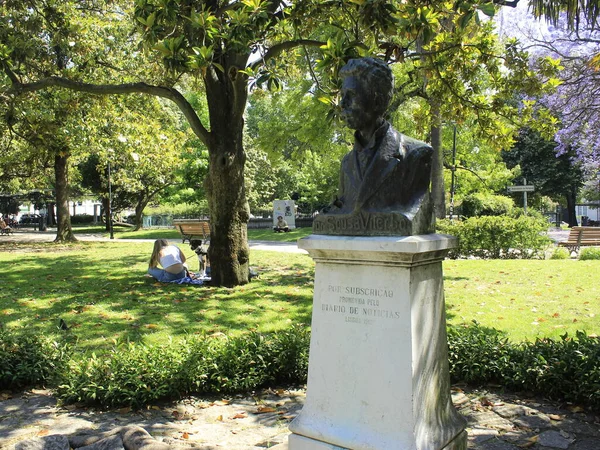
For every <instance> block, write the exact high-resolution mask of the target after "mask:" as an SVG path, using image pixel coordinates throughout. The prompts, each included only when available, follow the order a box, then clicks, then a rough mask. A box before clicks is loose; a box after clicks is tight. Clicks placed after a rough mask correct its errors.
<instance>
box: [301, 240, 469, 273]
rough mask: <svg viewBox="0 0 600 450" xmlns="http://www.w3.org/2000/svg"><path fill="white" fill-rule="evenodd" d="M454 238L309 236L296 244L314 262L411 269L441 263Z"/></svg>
mask: <svg viewBox="0 0 600 450" xmlns="http://www.w3.org/2000/svg"><path fill="white" fill-rule="evenodd" d="M456 244H457V242H456V238H455V237H454V236H448V235H443V234H423V235H416V236H327V235H315V234H313V235H310V236H307V237H305V238H302V239H300V240H299V241H298V247H299V248H301V249H304V250H306V251H307V252H308V253H309V255H310V256H311V257H312V258H313V259H314V260H315V261H323V262H325V261H326V262H327V263H330V264H364V263H369V264H373V265H384V266H389V265H391V266H400V267H413V266H419V265H423V264H431V263H433V262H437V261H441V260H443V259H444V258H445V257H446V255H447V254H448V251H449V250H450V249H451V248H454V247H456Z"/></svg>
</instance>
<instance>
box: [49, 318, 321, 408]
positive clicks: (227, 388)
mask: <svg viewBox="0 0 600 450" xmlns="http://www.w3.org/2000/svg"><path fill="white" fill-rule="evenodd" d="M309 340H310V337H309V333H308V331H307V330H306V329H304V328H301V327H292V328H291V329H290V330H287V331H283V332H279V333H273V334H260V333H249V334H246V335H242V336H238V337H227V336H224V335H223V336H220V337H196V338H191V339H186V340H182V341H179V342H177V344H174V343H169V344H165V345H160V346H147V345H144V344H131V343H130V344H127V345H120V346H117V347H115V348H113V349H112V350H111V351H110V352H109V353H108V354H106V355H103V357H101V358H100V357H97V356H96V355H94V354H92V355H90V356H88V357H84V358H81V359H73V360H71V361H70V363H69V365H68V367H66V368H65V369H64V370H62V371H61V373H60V376H59V378H60V383H59V385H58V388H57V390H56V395H57V396H58V397H59V398H60V399H62V400H63V401H64V402H67V403H69V402H85V403H100V404H101V405H104V406H121V405H129V406H133V407H140V406H142V405H146V404H149V403H151V402H153V401H156V400H158V399H162V398H179V397H181V396H183V395H188V394H192V393H213V394H214V393H216V392H219V393H234V392H241V391H250V390H253V389H256V388H258V387H261V386H265V385H267V384H276V383H303V382H305V380H306V375H307V368H308V343H309Z"/></svg>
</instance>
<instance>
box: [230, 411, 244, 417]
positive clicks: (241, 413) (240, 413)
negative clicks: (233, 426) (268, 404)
mask: <svg viewBox="0 0 600 450" xmlns="http://www.w3.org/2000/svg"><path fill="white" fill-rule="evenodd" d="M246 417H248V414H247V413H245V412H239V413H237V414H236V415H234V416H232V417H230V419H245V418H246Z"/></svg>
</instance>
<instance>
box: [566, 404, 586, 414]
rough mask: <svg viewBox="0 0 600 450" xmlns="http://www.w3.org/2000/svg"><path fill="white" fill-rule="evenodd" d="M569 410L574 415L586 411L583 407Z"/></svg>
mask: <svg viewBox="0 0 600 450" xmlns="http://www.w3.org/2000/svg"><path fill="white" fill-rule="evenodd" d="M568 410H569V411H571V412H572V413H580V412H583V411H585V410H584V409H583V408H582V407H581V406H569V408H568Z"/></svg>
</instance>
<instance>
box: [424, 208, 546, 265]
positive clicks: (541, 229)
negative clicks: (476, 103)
mask: <svg viewBox="0 0 600 450" xmlns="http://www.w3.org/2000/svg"><path fill="white" fill-rule="evenodd" d="M436 226H437V230H438V231H439V232H440V233H444V234H450V235H453V236H456V237H457V238H458V247H457V248H456V249H453V250H451V251H450V253H449V254H448V256H449V257H450V258H466V257H470V256H474V257H476V258H490V259H498V258H503V259H517V258H523V259H531V258H543V257H544V251H545V250H546V248H548V246H549V245H550V243H551V240H550V238H548V236H547V235H546V232H547V229H548V225H547V223H546V222H545V221H544V220H540V219H534V218H531V217H527V216H523V217H520V218H518V219H516V218H513V217H508V216H484V217H471V218H469V219H466V220H462V221H454V222H450V221H449V220H440V221H438V223H437V225H436Z"/></svg>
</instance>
